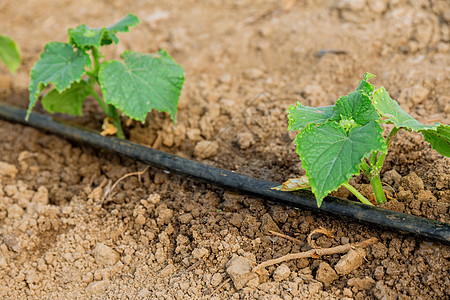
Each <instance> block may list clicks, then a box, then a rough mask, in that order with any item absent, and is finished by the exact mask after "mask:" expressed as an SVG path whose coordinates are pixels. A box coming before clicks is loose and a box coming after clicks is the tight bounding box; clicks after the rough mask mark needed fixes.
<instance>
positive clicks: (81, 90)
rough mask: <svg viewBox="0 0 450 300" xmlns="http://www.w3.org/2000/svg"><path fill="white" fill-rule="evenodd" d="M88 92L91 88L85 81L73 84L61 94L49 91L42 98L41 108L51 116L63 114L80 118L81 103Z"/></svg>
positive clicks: (81, 112)
mask: <svg viewBox="0 0 450 300" xmlns="http://www.w3.org/2000/svg"><path fill="white" fill-rule="evenodd" d="M90 91H91V87H90V86H89V84H88V83H87V82H86V81H84V80H81V81H80V82H74V83H72V85H71V86H70V88H68V89H65V90H64V91H62V92H61V93H60V92H58V91H57V90H56V89H53V90H51V91H50V92H49V93H48V94H47V95H45V96H44V97H42V100H41V101H42V106H43V107H44V108H45V110H47V111H48V112H49V113H52V114H53V113H64V114H69V115H74V116H82V115H83V103H84V100H85V99H86V97H87V96H88V95H89V94H90Z"/></svg>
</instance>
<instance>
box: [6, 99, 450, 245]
mask: <svg viewBox="0 0 450 300" xmlns="http://www.w3.org/2000/svg"><path fill="white" fill-rule="evenodd" d="M25 116H26V111H25V110H24V109H21V108H16V107H12V106H9V105H5V104H2V103H0V117H1V118H3V119H6V120H9V121H12V122H18V123H21V124H24V125H27V126H33V127H35V128H38V129H40V130H43V131H46V132H50V133H53V134H57V135H59V136H62V137H64V138H66V139H68V140H71V141H74V142H78V143H84V144H88V145H91V146H93V147H96V148H102V149H105V150H109V151H112V152H115V153H119V154H121V155H124V156H127V157H129V158H131V159H134V160H137V161H140V162H142V163H144V164H148V165H152V166H154V167H157V168H160V169H163V170H167V171H170V172H174V173H177V174H181V175H184V176H188V177H190V178H194V179H197V180H200V181H203V182H206V183H209V184H212V185H215V186H219V187H222V188H225V189H229V190H233V191H236V192H239V193H243V194H248V195H252V196H256V197H261V198H264V199H266V200H269V201H272V202H274V203H277V204H283V205H289V206H293V207H296V208H301V209H307V210H311V211H314V212H318V213H325V214H329V215H334V216H339V217H348V218H352V219H354V220H356V221H359V222H363V223H369V224H371V225H376V226H381V227H384V228H386V229H390V230H394V231H403V232H406V233H412V234H414V235H416V236H419V237H422V238H429V239H433V240H436V241H439V242H443V243H446V244H450V224H448V223H442V222H439V221H435V220H430V219H426V218H422V217H417V216H413V215H409V214H405V213H400V212H396V211H392V210H388V209H385V208H381V207H375V206H369V205H365V204H362V203H359V202H354V201H350V200H346V199H340V198H336V197H330V196H328V197H326V198H325V199H324V201H323V202H322V205H321V206H320V208H319V207H317V203H316V200H315V197H314V195H313V194H312V193H311V192H309V191H297V192H282V191H277V190H272V189H271V188H273V187H275V186H278V185H279V184H278V183H274V182H270V181H266V180H262V179H256V178H252V177H248V176H244V175H242V174H238V173H234V172H231V171H227V170H223V169H220V168H217V167H213V166H210V165H206V164H202V163H199V162H196V161H193V160H189V159H185V158H182V157H179V156H176V155H173V154H169V153H165V152H162V151H159V150H155V149H152V148H149V147H147V146H143V145H139V144H136V143H133V142H131V141H128V140H123V139H119V138H114V137H104V136H101V135H100V134H99V133H98V132H95V131H91V130H88V129H85V128H80V127H79V126H75V125H71V124H68V123H65V122H63V121H58V120H55V119H53V118H52V117H50V116H47V115H42V114H39V113H35V112H34V113H32V114H31V115H30V118H29V120H28V121H25Z"/></svg>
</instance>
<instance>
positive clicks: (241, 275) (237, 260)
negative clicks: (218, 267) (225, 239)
mask: <svg viewBox="0 0 450 300" xmlns="http://www.w3.org/2000/svg"><path fill="white" fill-rule="evenodd" d="M227 273H228V275H229V276H230V278H231V280H232V281H233V284H234V286H235V288H236V289H237V290H240V289H242V288H243V287H244V286H245V285H246V284H247V283H248V282H249V281H250V280H252V279H253V278H255V277H257V276H258V275H256V273H253V272H252V261H251V260H250V259H248V258H245V257H243V256H237V255H233V257H232V258H231V259H230V260H229V262H228V263H227Z"/></svg>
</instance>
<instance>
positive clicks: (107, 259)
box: [94, 243, 120, 266]
mask: <svg viewBox="0 0 450 300" xmlns="http://www.w3.org/2000/svg"><path fill="white" fill-rule="evenodd" d="M94 255H95V261H96V263H97V264H98V265H109V266H112V265H114V264H115V263H116V262H117V261H118V260H119V258H120V254H119V253H117V252H116V251H114V250H113V249H111V248H110V247H108V246H106V245H105V244H102V243H100V244H97V246H96V247H95V250H94Z"/></svg>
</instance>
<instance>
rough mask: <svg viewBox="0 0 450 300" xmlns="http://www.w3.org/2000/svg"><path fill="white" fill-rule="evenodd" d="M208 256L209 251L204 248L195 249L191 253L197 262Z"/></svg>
mask: <svg viewBox="0 0 450 300" xmlns="http://www.w3.org/2000/svg"><path fill="white" fill-rule="evenodd" d="M208 255H209V251H208V249H206V248H195V249H194V251H192V257H193V258H194V259H196V260H199V259H201V258H203V257H205V256H208Z"/></svg>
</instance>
